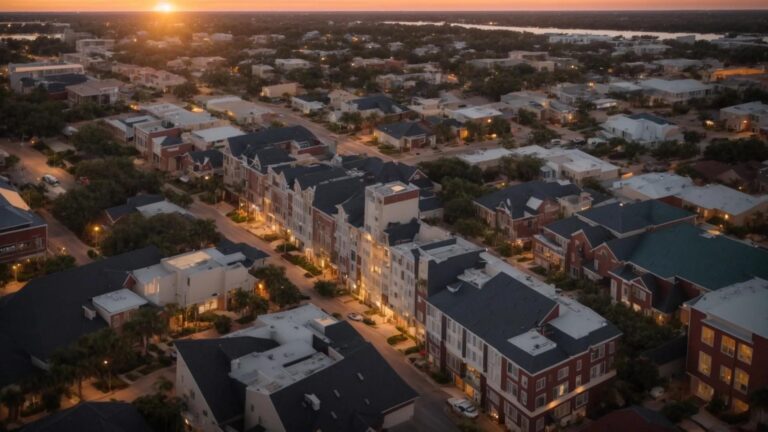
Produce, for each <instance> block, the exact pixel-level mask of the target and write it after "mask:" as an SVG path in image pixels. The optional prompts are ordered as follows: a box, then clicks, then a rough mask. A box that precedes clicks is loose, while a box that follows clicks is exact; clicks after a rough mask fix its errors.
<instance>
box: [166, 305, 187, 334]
mask: <svg viewBox="0 0 768 432" xmlns="http://www.w3.org/2000/svg"><path fill="white" fill-rule="evenodd" d="M163 313H164V314H165V316H166V318H167V320H168V328H169V329H171V330H173V329H174V328H175V327H176V324H177V320H178V318H179V316H181V319H182V322H181V327H184V314H183V313H182V309H181V308H180V307H179V304H178V303H168V304H167V305H165V306H164V307H163Z"/></svg>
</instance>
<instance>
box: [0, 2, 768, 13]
mask: <svg viewBox="0 0 768 432" xmlns="http://www.w3.org/2000/svg"><path fill="white" fill-rule="evenodd" d="M161 1H167V2H168V3H171V4H173V6H174V7H175V9H177V10H215V11H228V10H254V11H280V10H295V11H297V10H306V11H322V10H325V11H329V10H330V11H333V10H392V11H401V10H642V9H765V8H768V2H766V0H730V1H727V2H726V1H723V0H538V1H523V0H512V1H510V0H478V1H473V0H386V1H384V0H376V1H374V0H325V1H318V0H282V1H278V2H275V1H265V0H255V1H254V0H220V1H215V2H212V1H210V0H122V1H105V0H31V1H30V0H0V10H2V11H118V10H119V11H146V10H152V9H154V8H155V6H156V5H157V3H159V2H161Z"/></svg>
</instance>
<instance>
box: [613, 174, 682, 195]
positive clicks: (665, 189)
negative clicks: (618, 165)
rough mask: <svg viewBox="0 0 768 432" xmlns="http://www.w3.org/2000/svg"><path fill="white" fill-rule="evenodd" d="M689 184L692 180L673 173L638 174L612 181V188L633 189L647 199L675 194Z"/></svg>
mask: <svg viewBox="0 0 768 432" xmlns="http://www.w3.org/2000/svg"><path fill="white" fill-rule="evenodd" d="M691 186H693V180H691V179H690V178H688V177H683V176H680V175H677V174H673V173H647V174H640V175H636V176H633V177H630V178H628V179H625V180H619V181H617V182H614V183H613V189H624V188H626V189H630V190H635V191H637V192H638V193H640V194H643V195H645V196H646V197H648V198H649V199H658V198H664V197H668V196H671V195H676V194H678V193H680V192H681V191H682V190H683V189H685V188H688V187H691Z"/></svg>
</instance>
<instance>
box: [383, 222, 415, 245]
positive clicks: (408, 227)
mask: <svg viewBox="0 0 768 432" xmlns="http://www.w3.org/2000/svg"><path fill="white" fill-rule="evenodd" d="M420 227H421V223H420V222H419V221H418V220H417V219H411V220H410V221H409V222H406V223H396V224H390V225H389V226H387V228H385V229H384V232H385V233H387V240H388V241H389V245H390V246H393V245H396V244H400V243H407V242H411V241H413V239H414V238H416V234H418V233H419V228H420Z"/></svg>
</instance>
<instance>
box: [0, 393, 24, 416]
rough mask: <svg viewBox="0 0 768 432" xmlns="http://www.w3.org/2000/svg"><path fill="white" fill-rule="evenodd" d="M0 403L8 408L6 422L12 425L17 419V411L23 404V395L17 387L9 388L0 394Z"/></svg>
mask: <svg viewBox="0 0 768 432" xmlns="http://www.w3.org/2000/svg"><path fill="white" fill-rule="evenodd" d="M0 403H2V404H3V405H5V406H6V408H8V420H9V421H10V422H11V423H13V422H15V421H16V420H18V419H19V411H20V409H21V405H22V404H23V403H24V393H22V391H21V389H20V388H19V387H18V386H10V387H8V388H6V389H5V390H3V392H2V393H0Z"/></svg>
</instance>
